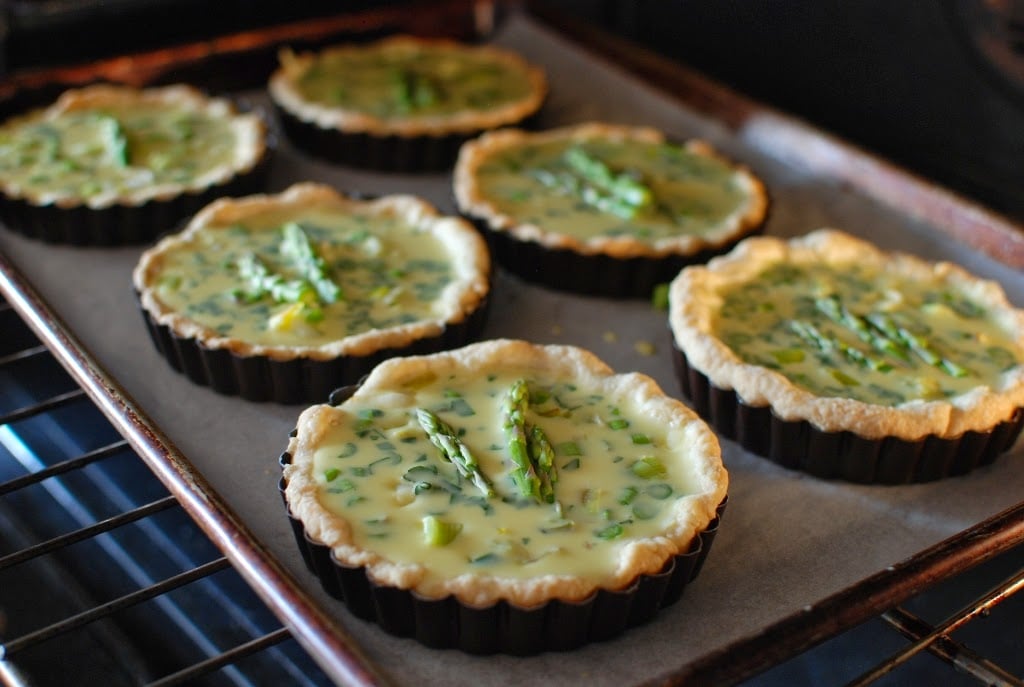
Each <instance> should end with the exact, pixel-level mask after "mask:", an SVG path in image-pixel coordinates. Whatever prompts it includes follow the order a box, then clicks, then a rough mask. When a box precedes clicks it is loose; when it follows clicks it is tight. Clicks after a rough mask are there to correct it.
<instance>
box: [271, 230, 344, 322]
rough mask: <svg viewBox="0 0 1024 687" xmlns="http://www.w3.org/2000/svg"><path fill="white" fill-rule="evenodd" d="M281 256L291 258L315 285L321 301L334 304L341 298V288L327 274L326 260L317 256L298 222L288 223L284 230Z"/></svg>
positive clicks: (303, 275) (303, 274)
mask: <svg viewBox="0 0 1024 687" xmlns="http://www.w3.org/2000/svg"><path fill="white" fill-rule="evenodd" d="M282 231H283V232H284V239H283V240H282V241H281V254H282V255H283V256H285V257H286V258H289V259H290V260H291V261H292V262H293V263H294V264H295V266H296V267H297V268H298V270H299V274H301V275H302V277H303V278H304V279H306V281H308V282H309V283H310V284H312V285H313V288H314V289H316V292H317V294H318V295H319V296H320V300H322V301H323V302H324V303H333V302H335V301H336V300H338V298H340V297H341V288H340V287H339V286H338V285H337V284H335V283H334V281H333V280H331V278H330V276H328V274H327V265H326V263H325V262H324V259H323V258H322V257H321V256H319V255H317V252H316V249H314V248H313V244H312V243H311V242H310V240H309V237H308V236H306V232H304V231H303V230H302V227H301V226H299V224H298V223H297V222H288V223H287V224H285V225H284V227H283V228H282Z"/></svg>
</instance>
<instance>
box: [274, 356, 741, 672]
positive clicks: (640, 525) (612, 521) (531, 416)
mask: <svg viewBox="0 0 1024 687" xmlns="http://www.w3.org/2000/svg"><path fill="white" fill-rule="evenodd" d="M282 458H283V459H282V463H283V466H284V467H283V470H284V474H283V480H282V484H283V485H285V486H284V492H283V494H284V498H285V501H286V504H287V506H288V510H289V514H290V516H291V517H292V518H293V520H294V521H295V523H296V532H297V535H298V541H299V545H300V547H302V548H303V549H307V548H311V549H312V550H308V551H306V553H307V556H308V558H307V560H310V561H311V562H312V561H315V560H318V559H317V558H316V556H317V555H319V556H321V557H322V556H323V555H325V553H326V554H327V555H328V556H329V557H330V558H331V560H333V561H334V563H332V564H330V565H328V566H320V565H319V564H315V563H314V567H315V568H316V570H317V572H318V573H319V574H320V576H321V579H322V580H323V581H324V585H325V587H326V588H327V589H328V591H331V592H332V593H334V594H336V595H339V596H341V597H342V598H343V599H344V600H345V601H346V602H348V604H349V605H350V606H353V607H354V608H353V610H354V611H355V612H357V613H358V614H360V615H363V616H365V617H370V618H373V619H376V620H377V621H378V622H380V623H381V624H382V625H383V626H384V627H385V628H386V629H390V630H392V631H395V632H397V633H399V634H410V635H414V636H417V637H418V638H420V639H422V640H423V641H425V642H427V643H430V644H432V645H435V646H452V647H457V648H461V649H464V650H468V651H474V652H484V653H486V652H492V651H506V652H507V651H511V652H513V653H536V652H539V651H543V650H547V649H554V648H563V649H564V648H570V647H571V646H578V645H579V644H581V643H583V642H586V641H589V640H591V639H595V638H605V637H608V636H612V635H614V634H617V633H618V632H621V631H622V630H623V629H624V628H625V626H626V623H627V617H628V618H629V619H630V622H631V623H634V624H635V623H636V622H639V621H640V620H645V619H647V618H648V617H650V616H652V615H653V614H654V613H655V612H656V611H657V610H658V609H659V608H660V607H662V606H664V605H666V604H668V603H671V602H672V601H674V600H675V599H676V598H677V597H678V594H679V593H680V592H681V590H682V585H683V584H685V583H686V582H687V581H688V580H689V579H690V578H691V577H692V576H693V575H694V574H696V570H697V568H696V567H695V566H699V563H698V562H699V561H700V560H702V559H703V556H704V555H706V553H707V550H708V546H709V544H710V533H712V532H713V531H714V528H715V526H716V524H717V518H718V513H719V511H720V507H721V506H722V505H723V503H724V500H725V497H726V489H727V484H728V476H727V473H726V471H725V469H724V467H723V465H722V460H721V453H720V450H719V445H718V441H717V439H716V438H715V435H714V433H713V432H712V431H711V430H710V429H709V428H708V427H707V425H705V424H704V422H702V421H701V420H700V419H699V418H698V417H697V416H696V415H695V414H693V413H692V411H690V410H689V409H687V408H686V406H684V405H683V404H682V403H680V402H679V401H678V400H675V399H673V398H670V397H668V396H667V395H665V394H664V393H663V392H662V391H661V389H659V388H658V386H657V384H656V383H655V382H654V380H652V379H650V378H649V377H646V376H644V375H640V374H636V373H630V374H615V373H613V371H612V370H610V369H609V368H608V367H607V366H606V365H605V364H604V363H602V362H601V361H600V360H598V359H597V358H596V357H594V356H593V354H591V353H589V352H587V351H584V350H582V349H579V348H575V347H571V346H539V345H534V344H530V343H527V342H525V341H515V340H493V341H487V342H483V343H478V344H473V345H470V346H466V347H464V348H462V349H458V350H454V351H448V352H443V353H438V354H434V355H429V356H414V357H406V358H396V359H393V360H389V361H386V362H384V363H382V364H381V365H379V366H378V367H377V368H376V369H374V371H373V372H372V373H371V374H370V375H369V377H368V378H367V379H366V380H365V381H364V382H363V383H362V384H361V385H359V387H358V388H357V389H356V390H355V391H354V393H352V394H351V395H350V396H349V397H348V398H347V399H345V400H343V401H341V403H340V404H339V405H337V406H332V405H317V406H313V407H311V408H308V409H306V410H305V411H304V412H303V413H302V414H301V416H300V417H299V421H298V425H297V430H296V432H295V433H294V434H293V438H292V439H291V441H290V442H289V444H288V449H287V452H286V453H285V454H284V456H283V457H282ZM316 549H319V551H320V553H319V554H315V553H314V550H316ZM353 570H358V571H359V573H358V574H352V571H353ZM655 580H658V582H655ZM652 585H653V587H657V588H659V591H656V592H654V591H652V590H651V589H648V591H640V590H644V589H645V588H648V587H651V586H652ZM669 590H674V591H671V592H670V591H669ZM395 597H398V598H400V599H401V600H400V601H396V600H395ZM641 597H645V598H644V600H641ZM379 598H384V599H390V600H387V601H378V599H379ZM630 606H632V609H631V608H630ZM421 607H422V609H423V612H422V613H421V612H420V608H421ZM443 609H446V610H443ZM499 609H504V610H499ZM435 612H436V613H442V612H445V613H447V614H448V615H449V617H450V618H451V617H454V616H458V619H459V620H458V622H445V621H444V618H443V616H434V615H432V614H433V613H435ZM506 612H507V613H515V614H522V617H521V618H520V620H522V621H524V622H517V623H501V622H495V618H496V617H497V616H496V614H498V613H506ZM636 614H639V615H636ZM421 618H432V620H431V621H430V622H429V623H428V626H427V627H420V626H419V625H418V623H420V622H424V621H423V620H421ZM527 619H528V620H527ZM460 625H461V627H460ZM515 625H518V627H515ZM439 628H443V629H439ZM434 631H437V632H438V634H434Z"/></svg>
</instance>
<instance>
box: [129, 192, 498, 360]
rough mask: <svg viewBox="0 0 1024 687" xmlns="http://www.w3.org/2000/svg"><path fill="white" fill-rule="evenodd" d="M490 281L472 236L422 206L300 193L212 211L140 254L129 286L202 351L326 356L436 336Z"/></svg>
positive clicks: (395, 199)
mask: <svg viewBox="0 0 1024 687" xmlns="http://www.w3.org/2000/svg"><path fill="white" fill-rule="evenodd" d="M488 272H489V262H488V258H487V253H486V249H485V247H484V246H483V244H482V241H481V240H480V239H479V238H478V237H477V236H476V234H475V232H474V231H473V229H472V227H470V226H469V225H468V224H466V223H465V222H463V221H462V220H459V219H458V218H444V217H441V216H440V215H438V213H437V211H436V210H434V209H433V208H432V207H431V206H429V205H428V204H426V203H425V202H423V201H420V200H418V199H416V198H413V197H411V196H390V197H384V198H380V199H377V200H373V201H358V200H352V199H348V198H345V197H343V196H341V195H339V194H337V193H336V192H334V191H333V190H331V189H330V188H328V187H325V186H320V185H316V184H299V185H296V186H293V187H292V188H291V189H289V190H288V191H286V192H285V193H283V194H281V195H279V196H252V197H249V198H244V199H238V200H222V201H218V202H217V203H214V204H213V205H211V206H209V207H208V208H207V209H206V210H204V211H203V212H202V213H200V215H198V216H197V217H196V219H195V220H194V221H193V223H192V224H191V226H190V227H189V229H187V230H186V231H185V232H183V233H181V234H180V235H177V236H173V237H169V238H167V239H165V240H164V241H162V242H161V243H160V244H158V245H157V246H156V247H155V248H154V249H152V250H151V251H149V252H147V254H146V255H144V256H143V259H142V260H141V261H140V263H139V266H138V267H137V269H136V287H137V289H139V291H140V293H142V294H143V304H144V306H145V307H147V308H148V309H149V310H150V312H155V313H158V314H160V316H162V317H163V318H164V319H165V320H168V321H173V322H174V323H175V324H176V325H177V326H176V329H177V330H178V331H179V333H181V334H183V335H193V336H197V337H199V338H202V339H203V340H204V343H205V344H206V345H207V346H210V347H222V346H229V347H231V348H233V349H234V350H236V351H238V352H246V353H274V354H276V355H285V353H286V352H288V351H291V352H303V353H304V354H307V355H310V356H313V357H316V356H324V357H326V356H329V355H337V354H340V353H346V354H353V353H356V354H357V353H359V351H361V350H364V349H366V348H367V347H376V346H380V345H382V344H388V345H399V344H401V343H403V342H406V341H407V340H410V339H412V338H415V337H417V336H420V335H424V334H430V333H432V334H435V335H436V334H437V332H439V331H441V330H442V329H443V327H444V326H445V324H446V323H447V322H455V321H461V320H462V318H463V316H464V315H465V314H466V312H468V311H469V310H472V309H473V308H474V307H476V306H477V305H479V303H480V301H481V299H482V298H483V297H484V296H485V295H486V292H487V289H488Z"/></svg>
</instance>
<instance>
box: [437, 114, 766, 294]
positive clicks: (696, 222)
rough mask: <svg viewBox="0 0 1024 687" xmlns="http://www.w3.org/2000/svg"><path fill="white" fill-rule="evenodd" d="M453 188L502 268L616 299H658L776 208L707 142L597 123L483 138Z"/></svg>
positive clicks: (464, 160)
mask: <svg viewBox="0 0 1024 687" xmlns="http://www.w3.org/2000/svg"><path fill="white" fill-rule="evenodd" d="M454 187H455V188H454V191H455V198H456V202H457V204H458V208H459V211H460V212H462V213H463V214H464V215H466V216H468V217H469V218H470V219H472V220H474V222H476V224H477V226H478V227H479V228H481V230H483V231H484V232H485V233H486V234H487V235H488V237H489V239H490V241H491V245H492V248H493V250H494V253H495V259H496V260H497V261H498V262H499V264H501V265H502V266H503V267H505V268H507V269H509V270H510V271H512V272H514V273H516V274H518V275H519V276H521V277H523V278H524V279H527V280H529V281H535V282H539V283H541V284H544V285H547V286H550V287H553V288H556V289H565V290H569V291H575V292H580V293H586V294H593V295H602V296H613V297H615V296H622V297H648V296H650V295H651V292H652V290H653V288H654V287H655V286H656V285H658V284H663V283H666V282H668V281H670V280H671V279H672V278H673V277H675V276H676V274H678V272H679V270H680V269H681V268H682V267H683V266H685V265H687V264H691V263H694V262H703V261H705V260H707V259H708V257H710V256H711V255H713V254H716V253H720V252H724V251H725V250H727V249H728V248H730V247H731V246H732V245H734V244H735V243H736V242H737V241H739V240H740V239H741V238H743V237H744V236H747V235H749V234H751V233H754V232H758V231H760V230H761V229H762V227H763V224H764V221H765V217H766V214H767V208H768V199H767V196H766V193H765V190H764V186H763V184H762V183H761V182H760V180H758V179H757V178H756V177H755V176H753V175H752V174H751V173H750V172H749V171H747V170H746V169H745V168H743V167H741V166H738V165H735V164H733V163H731V162H729V161H727V160H725V159H724V158H723V157H721V156H720V155H718V154H717V153H716V152H714V151H713V150H712V149H711V147H710V146H709V145H708V144H706V143H704V142H701V141H690V142H688V143H685V144H683V145H679V144H676V143H672V142H669V141H667V140H666V139H665V136H664V135H663V134H662V133H661V132H660V131H657V130H655V129H651V128H645V127H626V126H617V125H611V124H600V123H589V124H582V125H578V126H572V127H567V128H561V129H552V130H548V131H543V132H535V133H529V132H526V131H522V130H517V129H506V130H501V131H496V132H490V133H487V134H484V135H483V136H481V137H479V138H478V139H476V140H473V141H470V142H469V143H467V144H466V145H464V146H463V147H462V150H461V151H460V153H459V158H458V161H457V163H456V166H455V178H454Z"/></svg>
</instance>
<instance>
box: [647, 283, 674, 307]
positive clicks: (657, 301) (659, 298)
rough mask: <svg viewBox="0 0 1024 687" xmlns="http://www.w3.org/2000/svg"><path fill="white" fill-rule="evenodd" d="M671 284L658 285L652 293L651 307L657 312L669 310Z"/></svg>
mask: <svg viewBox="0 0 1024 687" xmlns="http://www.w3.org/2000/svg"><path fill="white" fill-rule="evenodd" d="M669 287H670V284H657V285H655V287H654V291H652V292H651V305H652V306H653V307H654V309H655V310H668V294H669Z"/></svg>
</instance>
